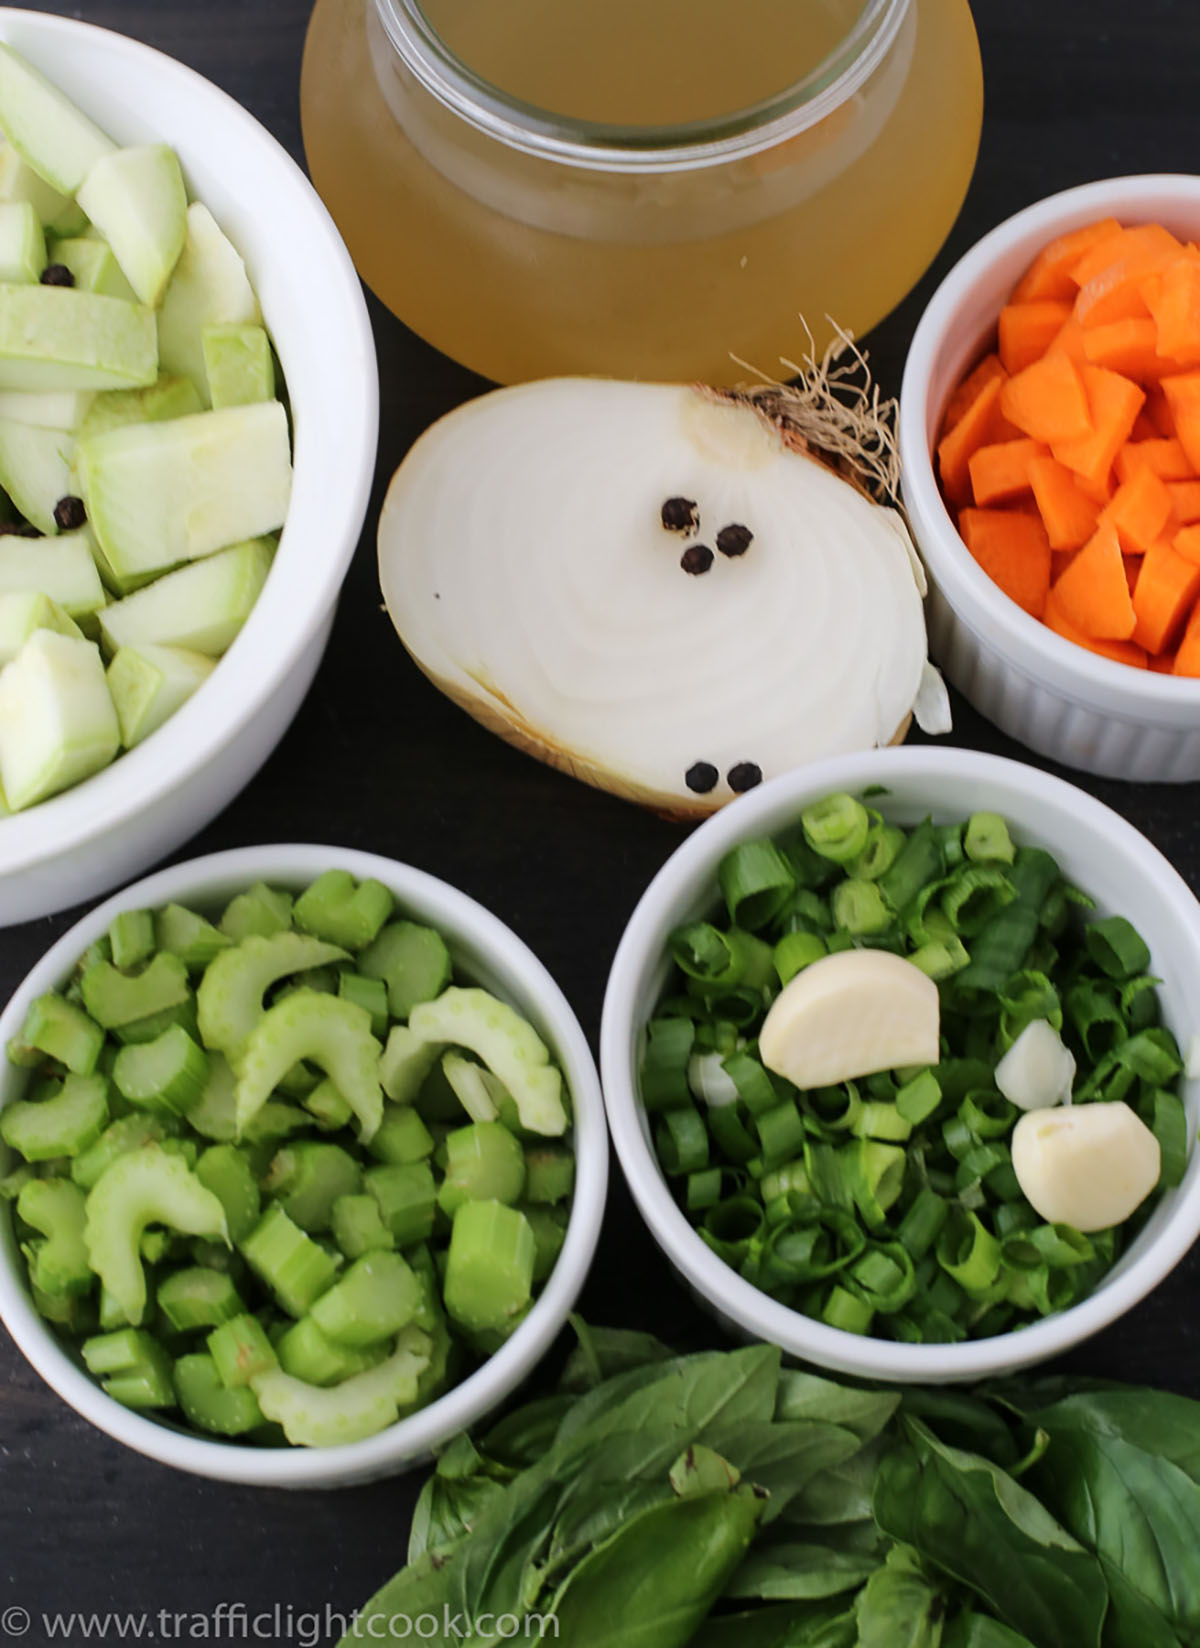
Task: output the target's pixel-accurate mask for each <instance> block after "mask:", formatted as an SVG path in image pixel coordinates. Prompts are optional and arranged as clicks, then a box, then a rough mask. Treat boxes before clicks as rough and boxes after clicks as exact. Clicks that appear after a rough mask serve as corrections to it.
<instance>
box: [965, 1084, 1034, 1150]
mask: <svg viewBox="0 0 1200 1648" xmlns="http://www.w3.org/2000/svg"><path fill="white" fill-rule="evenodd" d="M958 1114H959V1116H960V1118H961V1119H962V1121H963V1123H964V1125H965V1126H966V1127H968V1128H969V1129H970V1130H971V1132H972V1134H973V1135H974V1136H975V1138H977V1139H1002V1138H1004V1137H1005V1136H1006V1135H1007V1134H1009V1133H1011V1131H1012V1128H1013V1124H1014V1123H1015V1122H1016V1120H1017V1118H1018V1116H1019V1115H1020V1112H1019V1111H1018V1109H1017V1107H1016V1105H1015V1104H1010V1103H1009V1102H1008V1100H1007V1099H1005V1098H1002V1097H1001V1096H1000V1094H999V1093H996V1092H993V1091H988V1090H985V1091H984V1092H982V1093H981V1092H974V1093H968V1094H967V1095H966V1097H965V1098H964V1099H963V1102H962V1103H961V1104H960V1105H959V1107H958Z"/></svg>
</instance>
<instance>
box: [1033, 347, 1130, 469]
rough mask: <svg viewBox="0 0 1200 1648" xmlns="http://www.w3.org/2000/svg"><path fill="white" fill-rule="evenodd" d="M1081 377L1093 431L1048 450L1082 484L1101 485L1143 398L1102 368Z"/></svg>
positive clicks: (1087, 368) (1090, 368)
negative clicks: (1074, 474)
mask: <svg viewBox="0 0 1200 1648" xmlns="http://www.w3.org/2000/svg"><path fill="white" fill-rule="evenodd" d="M1032 370H1034V369H1033V368H1032V367H1031V368H1030V371H1032ZM1080 376H1081V377H1082V379H1083V382H1084V386H1085V387H1086V389H1087V398H1088V411H1089V413H1090V414H1091V420H1092V430H1093V432H1092V433H1091V434H1090V435H1086V436H1084V437H1083V439H1081V440H1060V441H1051V442H1050V449H1051V451H1052V452H1053V453H1054V456H1055V457H1056V458H1057V459H1058V461H1059V463H1063V464H1066V466H1067V468H1068V469H1073V470H1074V471H1075V473H1076V475H1078V476H1079V478H1080V480H1081V482H1083V483H1085V484H1086V483H1091V484H1094V485H1100V484H1102V483H1104V482H1106V481H1107V480H1108V476H1109V472H1110V470H1111V469H1112V466H1113V460H1114V459H1115V458H1116V455H1117V453H1118V452H1119V451H1120V449H1121V447H1122V446H1123V445H1124V444H1125V442H1126V440H1128V438H1129V431H1130V430H1131V429H1132V428H1133V425H1134V422H1135V420H1136V418H1137V415H1138V412H1139V411H1140V410H1141V406H1142V402H1143V401H1144V400H1145V398H1146V397H1145V394H1144V393H1143V391H1142V390H1141V389H1139V388H1138V386H1137V384H1136V383H1132V382H1131V381H1130V380H1129V379H1128V378H1123V377H1122V376H1121V375H1120V373H1119V372H1108V371H1106V370H1105V368H1104V367H1102V366H1084V367H1081V368H1080ZM1010 382H1015V379H1010Z"/></svg>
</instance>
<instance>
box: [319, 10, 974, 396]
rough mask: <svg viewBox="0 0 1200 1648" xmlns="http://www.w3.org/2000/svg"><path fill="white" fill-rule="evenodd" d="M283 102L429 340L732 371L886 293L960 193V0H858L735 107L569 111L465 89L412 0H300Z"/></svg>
mask: <svg viewBox="0 0 1200 1648" xmlns="http://www.w3.org/2000/svg"><path fill="white" fill-rule="evenodd" d="M563 3H567V0H563ZM573 3H581V0H573ZM599 3H602V0H599ZM729 4H730V6H731V7H734V6H736V4H737V0H729ZM301 107H302V114H303V123H304V141H305V148H306V151H307V155H308V162H309V167H310V170H311V172H312V176H313V180H314V182H315V184H316V186H317V188H318V190H319V191H320V193H321V195H322V196H323V198H324V200H325V202H326V204H327V205H328V207H329V209H330V211H331V212H332V214H333V217H334V219H335V220H336V222H337V224H338V227H339V228H340V230H341V232H342V234H343V236H344V238H345V240H346V242H347V245H348V246H349V248H350V252H351V254H352V256H353V257H354V261H355V263H356V265H357V267H358V269H359V272H360V273H361V275H362V276H363V278H364V280H365V281H366V282H367V284H368V286H370V287H371V289H372V290H373V291H374V292H375V293H376V295H377V296H378V297H380V298H381V299H382V300H383V302H384V303H386V304H387V306H388V307H389V308H390V309H392V310H393V311H394V312H395V313H396V314H397V315H398V316H399V317H400V318H401V320H403V321H404V322H405V323H406V324H407V325H408V326H410V327H412V328H413V330H414V331H416V332H418V333H420V335H421V336H422V337H423V338H425V339H427V340H428V342H430V343H432V344H434V345H435V346H436V347H437V348H438V349H441V350H443V351H444V352H445V353H446V354H448V355H451V356H453V357H454V358H455V359H456V360H458V361H461V362H462V363H464V364H465V365H467V366H469V367H471V368H473V369H474V370H475V371H477V372H480V373H482V374H483V375H484V376H485V377H488V378H491V379H493V380H495V381H497V382H501V383H512V382H516V381H521V380H524V379H528V378H534V377H542V376H548V375H552V374H561V373H572V372H577V373H604V374H608V375H613V376H621V377H640V378H656V379H672V380H677V379H692V378H695V379H703V380H705V381H708V382H711V383H733V382H736V381H739V380H740V379H744V378H745V377H746V376H747V372H746V364H745V363H749V364H750V365H752V366H754V367H757V368H761V369H763V370H765V371H767V372H770V373H772V374H779V372H780V370H781V369H780V361H781V360H783V361H797V360H799V359H800V358H801V357H802V356H803V354H805V353H806V352H807V350H808V348H809V339H808V331H809V329H811V332H812V334H813V337H814V340H815V343H816V346H817V347H818V348H820V347H821V346H822V345H823V343H824V342H825V341H826V340H827V339H828V337H829V336H830V335H831V330H832V323H833V322H836V324H837V325H838V326H839V327H841V328H843V329H846V330H849V331H851V332H853V333H854V334H856V335H861V333H862V332H863V331H865V330H866V329H867V328H868V327H870V326H872V325H874V324H875V322H876V321H878V320H880V319H882V317H883V316H884V315H885V314H887V313H888V311H889V310H890V309H892V308H893V307H894V306H895V304H896V303H898V302H899V300H900V299H901V298H902V297H903V296H904V294H905V293H906V292H907V291H908V290H909V289H910V287H911V286H912V285H913V284H914V282H915V281H916V280H917V279H918V278H919V276H920V275H921V274H922V273H923V271H924V270H925V269H926V267H927V266H928V265H929V263H930V262H931V260H932V259H933V257H934V255H935V253H936V252H937V250H938V247H939V246H940V245H941V243H942V241H943V239H944V238H945V236H946V233H947V231H948V230H949V228H950V225H951V224H952V222H953V220H954V217H955V215H956V213H957V211H958V208H959V206H960V205H961V203H962V198H963V195H964V194H965V192H966V188H967V184H968V182H969V180H970V176H971V171H972V168H973V166H974V162H975V153H976V149H977V146H978V140H979V126H980V118H981V108H982V89H981V75H980V64H979V50H978V45H977V42H976V39H975V31H974V27H973V24H972V21H971V15H970V10H969V7H968V5H967V0H866V3H865V4H864V5H863V7H862V10H861V12H860V13H859V15H858V17H857V19H856V21H855V22H854V23H853V26H852V27H851V28H850V30H849V32H848V33H847V34H846V36H845V38H844V39H843V40H842V41H841V43H840V44H839V45H838V46H837V47H836V48H835V49H834V50H833V51H832V52H831V53H830V54H829V55H827V56H826V57H825V58H824V60H823V61H822V62H821V64H820V65H819V66H818V68H816V69H815V70H814V71H813V72H812V73H810V74H808V75H807V76H806V77H805V78H804V79H802V80H800V81H799V82H798V83H797V84H795V85H793V86H791V87H789V88H788V89H787V90H786V91H785V92H784V93H782V94H781V95H779V96H775V97H772V98H769V99H768V100H767V101H765V102H763V103H760V104H758V105H756V106H755V107H753V108H751V109H749V110H745V111H743V112H741V113H738V114H734V115H723V116H721V117H719V118H717V119H713V120H709V121H705V122H700V123H696V124H693V125H690V126H667V127H661V126H659V127H641V128H635V127H617V126H599V125H592V126H588V125H585V124H582V123H579V122H574V121H571V120H568V119H565V118H562V117H558V116H554V115H550V114H547V113H545V112H543V111H540V110H538V109H535V108H533V107H531V106H529V105H526V104H523V103H521V102H519V101H517V100H516V99H513V98H509V97H506V96H505V95H503V94H502V93H501V92H499V91H498V90H496V89H495V88H494V87H492V86H489V85H488V84H487V83H486V82H484V81H483V80H481V79H480V78H479V77H478V76H476V75H475V74H473V73H472V72H471V71H470V70H469V69H468V68H467V67H466V66H465V65H464V63H463V62H461V61H460V60H459V59H458V58H456V57H455V56H454V55H453V54H452V53H451V52H450V51H449V50H448V49H447V47H446V46H445V45H444V43H443V42H442V40H441V39H440V37H439V36H438V34H437V33H436V32H435V30H434V29H433V28H432V27H431V25H430V24H429V22H428V20H427V19H426V17H425V16H424V14H423V12H422V11H421V9H420V6H419V4H418V0H318V3H317V5H316V8H315V10H314V12H313V16H312V21H311V23H310V26H309V33H308V40H307V44H306V48H305V58H304V68H303V76H302V82H301ZM785 371H786V369H785Z"/></svg>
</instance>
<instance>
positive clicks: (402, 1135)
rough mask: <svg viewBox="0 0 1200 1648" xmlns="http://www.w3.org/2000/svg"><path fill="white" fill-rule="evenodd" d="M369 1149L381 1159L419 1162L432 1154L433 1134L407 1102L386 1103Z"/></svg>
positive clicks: (376, 1157) (384, 1160)
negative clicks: (401, 1103) (402, 1103)
mask: <svg viewBox="0 0 1200 1648" xmlns="http://www.w3.org/2000/svg"><path fill="white" fill-rule="evenodd" d="M370 1150H371V1154H372V1156H374V1157H375V1159H376V1160H377V1161H381V1162H423V1161H424V1160H425V1159H426V1157H428V1156H432V1155H433V1134H432V1133H431V1132H430V1131H429V1129H428V1128H427V1127H426V1126H425V1123H424V1122H423V1121H422V1120H421V1118H420V1116H419V1115H418V1114H417V1112H416V1111H415V1110H414V1109H413V1108H412V1106H411V1105H408V1104H404V1105H400V1104H389V1105H387V1106H386V1107H385V1109H384V1113H383V1121H382V1122H381V1123H380V1125H379V1131H378V1132H377V1133H376V1135H375V1137H374V1138H373V1139H372V1140H371V1145H370Z"/></svg>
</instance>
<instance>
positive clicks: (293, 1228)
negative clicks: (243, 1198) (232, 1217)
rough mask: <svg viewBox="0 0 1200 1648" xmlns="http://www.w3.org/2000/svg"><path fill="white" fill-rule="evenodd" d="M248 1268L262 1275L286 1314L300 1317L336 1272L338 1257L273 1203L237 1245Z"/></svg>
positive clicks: (327, 1285) (331, 1280) (322, 1291)
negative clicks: (314, 1239) (327, 1250)
mask: <svg viewBox="0 0 1200 1648" xmlns="http://www.w3.org/2000/svg"><path fill="white" fill-rule="evenodd" d="M241 1248H242V1253H243V1255H244V1256H245V1258H246V1261H247V1263H248V1264H249V1265H250V1267H251V1269H252V1270H254V1271H255V1272H257V1274H258V1275H259V1276H261V1277H262V1279H263V1281H264V1282H265V1283H266V1284H267V1286H268V1287H269V1288H270V1289H271V1292H272V1293H273V1294H274V1295H275V1297H276V1299H278V1301H279V1303H280V1304H281V1305H282V1306H283V1308H284V1310H286V1311H287V1313H288V1315H289V1316H303V1315H304V1313H305V1311H307V1310H308V1308H309V1306H310V1305H311V1304H312V1303H313V1301H314V1300H315V1299H317V1298H319V1297H320V1295H321V1294H322V1293H324V1291H325V1289H326V1288H327V1287H329V1286H330V1284H331V1283H332V1282H333V1279H334V1277H335V1276H336V1275H337V1271H338V1265H339V1264H340V1262H341V1260H340V1256H339V1257H336V1258H335V1257H334V1256H332V1255H331V1254H328V1253H326V1251H325V1249H324V1248H323V1247H320V1246H318V1244H317V1243H316V1242H314V1241H313V1239H312V1237H311V1236H308V1235H306V1234H305V1232H304V1231H303V1230H301V1229H300V1226H299V1225H297V1224H294V1223H293V1222H292V1220H291V1219H289V1218H288V1216H287V1214H286V1213H285V1212H284V1210H283V1209H282V1208H281V1207H280V1206H279V1204H278V1203H277V1202H276V1203H273V1204H272V1205H271V1206H270V1207H269V1208H268V1209H267V1211H266V1212H265V1213H264V1214H263V1216H262V1218H261V1219H260V1220H259V1222H258V1224H257V1225H256V1226H255V1227H254V1229H253V1230H252V1231H251V1232H250V1234H249V1236H247V1237H245V1238H244V1239H243V1241H242V1244H241Z"/></svg>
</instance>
